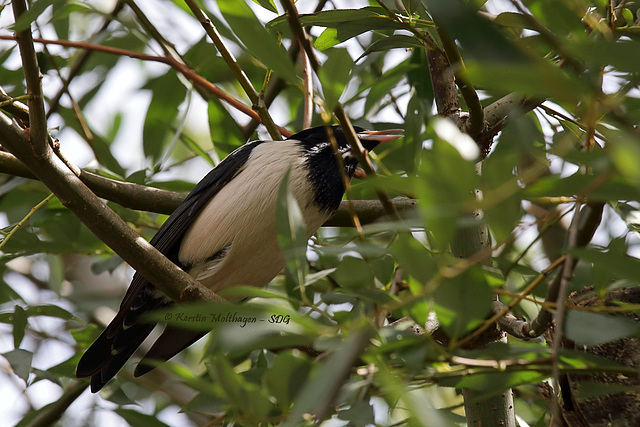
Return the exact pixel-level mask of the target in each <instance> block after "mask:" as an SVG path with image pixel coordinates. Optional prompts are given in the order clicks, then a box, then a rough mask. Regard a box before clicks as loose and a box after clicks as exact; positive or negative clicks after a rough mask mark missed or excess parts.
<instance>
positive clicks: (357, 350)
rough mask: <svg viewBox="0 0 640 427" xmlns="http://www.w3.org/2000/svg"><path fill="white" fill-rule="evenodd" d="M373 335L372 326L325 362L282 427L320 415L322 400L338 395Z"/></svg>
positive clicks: (308, 382)
mask: <svg viewBox="0 0 640 427" xmlns="http://www.w3.org/2000/svg"><path fill="white" fill-rule="evenodd" d="M373 333H374V330H373V328H371V327H369V326H365V327H364V328H363V329H362V330H359V331H357V332H353V333H352V334H351V335H350V336H349V337H348V338H347V339H345V340H344V341H343V343H342V346H341V348H339V349H338V350H336V351H334V352H333V353H332V354H331V355H330V356H329V357H328V358H326V360H325V361H324V363H322V364H321V365H320V366H319V367H318V368H317V370H316V371H315V373H314V374H313V375H312V376H311V378H310V379H309V380H308V381H307V382H306V383H305V384H304V387H303V388H302V390H301V391H300V392H299V393H298V395H297V396H296V399H295V401H294V404H293V408H292V409H291V417H289V419H288V420H287V422H285V423H283V424H282V425H283V426H284V427H288V426H297V425H300V423H301V421H302V420H303V417H304V415H305V414H317V412H318V407H319V406H320V405H321V404H322V400H319V398H318V397H319V396H334V395H336V394H337V392H338V391H339V390H340V389H341V388H342V385H343V384H345V382H344V380H345V378H344V375H345V374H346V373H347V372H348V371H349V370H350V369H351V368H352V366H351V365H352V362H353V355H354V354H361V353H362V352H363V350H364V348H365V347H366V346H367V344H368V343H369V339H370V338H371V337H372V336H373Z"/></svg>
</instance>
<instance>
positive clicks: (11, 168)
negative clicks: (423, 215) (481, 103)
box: [0, 151, 416, 227]
mask: <svg viewBox="0 0 640 427" xmlns="http://www.w3.org/2000/svg"><path fill="white" fill-rule="evenodd" d="M0 173H6V174H9V175H13V176H19V177H23V178H29V179H38V177H36V176H35V175H34V174H33V173H32V172H31V171H30V170H29V168H27V167H26V166H25V165H24V164H23V163H22V162H20V160H18V159H17V158H16V157H15V156H13V155H12V154H10V153H7V152H6V151H0ZM80 180H81V181H82V182H83V183H84V184H85V185H86V186H87V187H89V188H90V189H91V190H92V191H93V192H94V193H96V194H97V195H98V196H100V197H102V198H103V199H107V200H110V201H112V202H116V203H118V204H119V205H121V206H124V207H125V208H129V209H136V210H143V211H147V212H155V213H161V214H167V215H169V214H171V212H173V211H174V210H175V209H176V208H177V207H178V205H180V203H182V201H183V200H184V198H185V197H186V195H185V194H183V193H177V192H175V191H168V190H161V189H159V188H154V187H148V186H146V185H139V184H133V183H131V182H124V181H117V180H115V179H111V178H106V177H104V176H101V175H98V174H95V173H92V172H87V171H85V170H81V171H80ZM391 202H392V203H393V205H394V207H395V209H396V210H397V211H399V212H403V211H408V210H411V209H413V208H415V207H416V201H415V200H413V199H392V200H391ZM353 208H354V211H355V212H356V213H357V215H358V217H360V219H361V220H362V223H363V224H369V223H371V222H374V221H375V220H377V219H379V218H381V217H383V216H384V215H385V210H384V207H383V206H382V204H381V203H380V202H379V201H377V200H354V201H353ZM324 225H325V226H328V227H350V226H352V224H351V220H350V216H349V210H348V209H347V202H342V203H341V204H340V207H339V208H338V211H337V212H336V214H335V215H334V216H333V217H332V218H330V219H329V220H328V221H327V222H325V223H324Z"/></svg>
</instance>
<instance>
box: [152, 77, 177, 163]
mask: <svg viewBox="0 0 640 427" xmlns="http://www.w3.org/2000/svg"><path fill="white" fill-rule="evenodd" d="M145 89H149V90H151V91H152V97H151V103H150V104H149V109H148V110H147V115H146V117H145V120H144V128H143V138H142V144H143V148H144V154H145V155H146V156H147V157H150V158H151V160H152V161H153V163H156V162H158V161H159V160H160V159H161V158H162V156H163V154H164V151H165V148H166V143H167V142H168V141H170V140H171V138H170V137H169V135H170V132H171V130H172V123H173V122H174V121H175V119H176V117H177V115H178V107H179V106H180V104H181V103H182V102H183V101H184V99H185V88H184V86H183V85H182V83H180V81H179V79H178V77H177V76H176V75H175V73H165V74H163V75H161V76H160V77H156V78H154V79H151V80H149V81H148V82H147V84H146V85H145Z"/></svg>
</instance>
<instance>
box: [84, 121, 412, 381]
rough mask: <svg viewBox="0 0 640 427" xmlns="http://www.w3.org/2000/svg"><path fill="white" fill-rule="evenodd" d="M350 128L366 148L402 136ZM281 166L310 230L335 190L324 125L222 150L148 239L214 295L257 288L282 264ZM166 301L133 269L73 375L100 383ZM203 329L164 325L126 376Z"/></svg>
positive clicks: (343, 146) (338, 184) (337, 182)
mask: <svg viewBox="0 0 640 427" xmlns="http://www.w3.org/2000/svg"><path fill="white" fill-rule="evenodd" d="M332 130H333V134H334V136H335V140H336V142H337V144H338V147H339V150H338V151H339V153H340V154H341V155H342V158H343V160H344V162H343V163H344V168H345V172H346V174H347V175H348V176H349V177H352V176H353V174H354V172H355V170H356V166H357V160H356V159H355V157H353V156H352V154H351V152H350V149H351V147H350V146H349V143H348V142H347V140H346V138H345V135H344V133H343V131H342V129H341V128H340V127H338V126H333V127H332ZM355 130H356V133H357V136H358V138H359V139H360V141H361V143H362V145H363V147H364V148H365V149H367V150H372V149H373V148H375V147H376V146H377V145H379V144H380V143H384V142H387V141H392V140H394V139H397V138H400V137H401V136H402V135H401V130H398V129H393V130H386V131H368V130H364V129H362V128H358V127H356V128H355ZM287 171H290V173H289V187H290V189H291V191H292V193H293V195H294V196H295V198H296V200H297V202H298V204H299V206H300V209H301V211H302V214H303V217H304V220H305V223H306V227H307V232H308V236H309V237H311V235H313V234H314V233H315V232H316V231H317V230H318V228H319V227H320V226H321V225H322V224H323V223H324V222H325V221H326V220H327V219H329V218H330V217H331V216H332V215H333V214H334V212H335V211H336V209H337V208H338V206H339V205H340V201H341V199H342V196H343V194H344V191H345V188H344V182H343V175H342V174H341V172H340V169H339V166H338V162H337V159H336V156H335V153H334V149H333V147H332V145H331V143H330V140H329V137H328V135H327V129H326V128H325V127H316V128H311V129H307V130H304V131H302V132H299V133H297V134H295V135H293V136H291V137H290V138H288V139H286V140H284V141H253V142H249V143H247V144H245V145H243V146H242V147H240V148H238V149H237V150H235V151H234V152H232V153H231V154H229V156H227V157H226V158H225V159H224V160H223V161H222V162H220V164H219V165H218V166H216V167H215V168H214V169H213V170H212V171H211V172H209V173H208V174H207V175H206V176H205V177H204V178H203V179H202V180H201V181H200V182H199V183H198V184H197V185H196V186H195V187H194V189H193V190H192V191H191V193H189V195H188V196H187V197H186V199H185V200H184V202H182V204H181V205H180V206H179V207H178V208H177V209H176V210H175V211H174V212H173V214H171V216H169V218H168V219H167V220H166V221H165V222H164V224H163V225H162V227H160V229H159V230H158V232H157V233H156V235H155V236H154V237H153V239H152V240H151V244H152V245H153V246H155V247H156V248H157V249H158V250H159V251H160V252H162V253H163V254H164V255H165V256H167V257H168V258H169V259H170V260H171V261H173V262H174V263H175V264H177V265H178V266H180V267H181V268H182V269H183V270H185V271H186V272H188V273H189V274H190V275H191V276H192V277H194V278H195V279H196V280H198V281H199V282H200V283H202V284H203V285H204V286H206V287H208V288H209V289H211V290H212V291H214V292H219V291H221V290H223V289H225V288H228V287H230V286H237V285H250V286H265V285H266V284H267V283H269V281H271V280H272V279H273V278H274V277H275V276H276V275H277V274H278V273H279V272H280V271H281V270H282V269H283V268H284V266H285V259H284V257H283V255H282V253H281V251H280V248H279V246H278V238H277V232H276V214H275V212H276V199H277V195H278V189H279V186H280V183H281V181H282V179H283V178H284V176H285V174H286V173H287ZM171 304H173V303H172V302H171V300H170V299H169V298H168V297H166V296H165V295H164V294H163V293H161V292H160V291H158V290H156V288H155V287H154V286H153V285H152V284H151V283H149V282H148V281H146V280H145V278H144V277H143V276H142V275H141V274H139V273H136V274H135V275H134V277H133V280H132V282H131V285H130V286H129V289H128V291H127V293H126V295H125V297H124V300H123V301H122V303H121V304H120V310H119V311H118V314H117V315H116V316H115V318H114V319H113V320H112V321H111V323H110V324H109V326H107V328H106V329H105V330H104V332H103V333H102V335H100V337H98V339H97V340H96V341H95V342H94V343H93V344H92V345H91V347H90V348H89V349H88V350H87V351H86V352H85V353H84V355H83V356H82V358H81V359H80V362H79V363H78V367H77V371H76V376H77V377H79V378H84V377H91V391H92V392H94V393H95V392H97V391H98V390H100V389H101V388H102V387H103V386H104V385H105V384H106V383H107V382H108V381H109V380H110V379H111V378H113V377H114V376H115V375H116V373H117V372H118V371H119V370H120V369H121V368H122V366H123V365H124V364H125V363H126V361H127V360H128V359H129V358H130V357H131V355H132V354H133V352H134V351H135V350H136V349H137V348H138V347H139V346H140V345H141V344H142V342H143V341H144V340H145V338H146V337H147V336H148V335H149V334H150V333H151V331H152V330H153V328H154V327H155V326H156V324H155V323H150V322H149V321H148V320H146V319H145V320H144V321H143V320H142V319H141V316H142V315H143V314H145V313H148V312H149V311H151V310H155V309H158V308H164V307H167V306H170V305H171ZM204 335H205V334H204V333H202V332H199V331H187V330H183V329H179V328H176V327H174V326H167V327H166V328H165V329H164V332H163V333H162V335H161V336H160V337H159V338H158V339H157V341H156V342H155V343H154V344H153V346H152V347H151V349H150V350H149V351H148V352H147V353H146V355H145V356H144V358H143V359H142V361H141V362H140V363H139V364H138V365H137V367H136V369H135V372H134V375H135V376H140V375H142V374H145V373H146V372H148V371H150V370H151V369H153V367H154V366H156V364H157V361H165V360H168V359H169V358H171V357H173V356H174V355H176V354H177V353H178V352H180V351H181V350H183V349H184V348H186V347H188V346H190V345H191V344H193V343H194V342H196V341H197V340H198V339H200V338H201V337H202V336H204ZM150 360H154V361H156V362H154V363H151V362H150Z"/></svg>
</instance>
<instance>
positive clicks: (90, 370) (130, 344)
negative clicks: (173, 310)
mask: <svg viewBox="0 0 640 427" xmlns="http://www.w3.org/2000/svg"><path fill="white" fill-rule="evenodd" d="M154 327H155V324H149V323H143V324H139V325H135V326H132V327H130V328H129V329H127V330H124V331H123V330H120V333H119V334H117V335H115V337H114V338H108V333H109V328H107V330H105V332H103V333H102V335H100V337H99V338H98V339H97V340H96V342H95V343H94V344H93V345H92V346H91V347H89V349H88V350H87V351H86V353H85V354H84V355H83V356H82V358H81V359H80V361H79V362H78V367H77V369H76V376H77V377H78V378H84V377H91V391H92V392H93V393H96V392H98V391H100V389H102V387H104V385H105V384H106V383H107V382H108V381H109V380H110V379H111V378H113V377H114V376H115V375H116V374H117V373H118V371H119V370H120V369H121V368H122V367H123V366H124V364H125V363H126V362H127V360H129V358H130V357H131V355H132V354H133V353H134V352H135V351H136V349H137V348H138V347H140V344H142V342H143V341H144V340H145V339H146V338H147V336H149V334H150V333H151V331H152V330H153V328H154ZM116 338H117V341H118V342H119V343H120V345H118V346H117V347H114V344H115V343H116ZM124 342H127V345H126V346H123V345H122V343H124Z"/></svg>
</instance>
